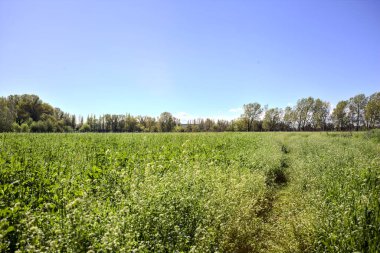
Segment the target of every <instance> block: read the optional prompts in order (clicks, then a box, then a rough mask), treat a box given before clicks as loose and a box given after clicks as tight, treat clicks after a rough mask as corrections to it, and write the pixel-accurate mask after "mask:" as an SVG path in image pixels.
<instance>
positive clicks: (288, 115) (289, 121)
mask: <svg viewBox="0 0 380 253" xmlns="http://www.w3.org/2000/svg"><path fill="white" fill-rule="evenodd" d="M283 121H284V125H285V127H286V128H287V130H292V129H294V125H295V122H296V115H295V112H294V110H293V109H292V108H291V107H290V106H287V107H286V108H285V110H284V117H283Z"/></svg>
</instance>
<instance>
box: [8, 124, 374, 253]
mask: <svg viewBox="0 0 380 253" xmlns="http://www.w3.org/2000/svg"><path fill="white" fill-rule="evenodd" d="M379 154H380V145H379V132H378V131H372V132H369V133H366V134H364V133H355V134H350V133H308V132H305V133H208V134H206V133H194V134H191V133H189V134H183V133H182V134H176V133H170V134H94V133H92V134H89V133H86V134H80V133H77V134H12V133H5V134H2V135H1V136H0V187H1V188H0V249H1V252H15V251H17V252H379V251H380V171H379V168H380V155H379Z"/></svg>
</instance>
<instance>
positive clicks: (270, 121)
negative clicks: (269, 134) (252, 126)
mask: <svg viewBox="0 0 380 253" xmlns="http://www.w3.org/2000/svg"><path fill="white" fill-rule="evenodd" d="M280 121H281V109H279V108H271V109H269V110H266V111H265V116H264V120H263V129H264V130H267V131H275V130H278V127H279V124H280Z"/></svg>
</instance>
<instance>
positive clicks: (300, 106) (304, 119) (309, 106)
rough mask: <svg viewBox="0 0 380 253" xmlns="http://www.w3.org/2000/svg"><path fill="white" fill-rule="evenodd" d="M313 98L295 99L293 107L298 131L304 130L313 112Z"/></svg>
mask: <svg viewBox="0 0 380 253" xmlns="http://www.w3.org/2000/svg"><path fill="white" fill-rule="evenodd" d="M313 106H314V98H312V97H308V98H302V99H299V100H298V101H297V105H296V106H295V108H294V113H295V118H296V122H297V128H298V131H300V130H305V128H306V126H307V125H308V124H309V123H310V121H311V117H312V114H313Z"/></svg>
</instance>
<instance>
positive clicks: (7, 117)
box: [0, 97, 13, 132]
mask: <svg viewBox="0 0 380 253" xmlns="http://www.w3.org/2000/svg"><path fill="white" fill-rule="evenodd" d="M12 123H13V116H12V112H11V110H10V109H9V107H8V103H7V100H6V99H5V98H2V97H1V98H0V132H8V131H11V130H12Z"/></svg>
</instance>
